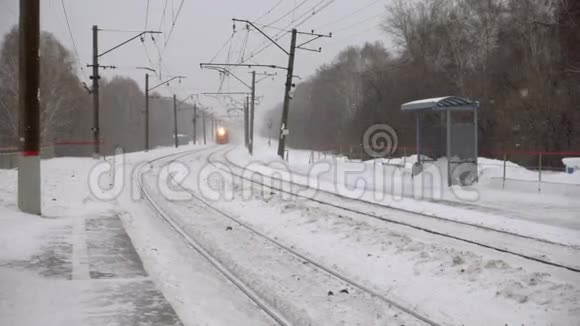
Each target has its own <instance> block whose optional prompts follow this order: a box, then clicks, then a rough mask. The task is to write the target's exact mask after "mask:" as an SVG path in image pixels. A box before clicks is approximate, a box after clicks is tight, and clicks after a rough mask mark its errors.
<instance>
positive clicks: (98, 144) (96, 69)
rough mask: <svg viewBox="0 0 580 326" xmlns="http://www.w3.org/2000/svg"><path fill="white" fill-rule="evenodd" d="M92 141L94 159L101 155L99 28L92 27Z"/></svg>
mask: <svg viewBox="0 0 580 326" xmlns="http://www.w3.org/2000/svg"><path fill="white" fill-rule="evenodd" d="M90 78H91V80H92V81H93V89H92V94H93V141H94V142H95V154H94V155H95V158H98V157H99V156H100V155H101V132H100V130H99V128H100V126H99V79H100V78H101V76H99V28H98V27H97V25H93V75H92V76H91V77H90Z"/></svg>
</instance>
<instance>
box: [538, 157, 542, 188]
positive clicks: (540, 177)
mask: <svg viewBox="0 0 580 326" xmlns="http://www.w3.org/2000/svg"><path fill="white" fill-rule="evenodd" d="M538 168H539V171H538V172H539V173H538V192H542V153H540V155H539V156H538Z"/></svg>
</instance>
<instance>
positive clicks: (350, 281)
mask: <svg viewBox="0 0 580 326" xmlns="http://www.w3.org/2000/svg"><path fill="white" fill-rule="evenodd" d="M216 152H219V150H218V151H216ZM196 153H198V152H192V153H185V154H183V155H175V156H173V160H172V161H177V160H179V159H181V158H184V157H187V156H189V155H193V154H196ZM214 153H215V152H214ZM208 162H209V160H208ZM210 164H212V165H213V163H210ZM178 186H179V187H180V188H181V189H182V190H184V191H186V192H188V193H189V194H190V195H191V196H192V197H193V198H195V200H197V201H198V202H200V203H202V204H203V205H204V206H205V207H207V208H208V209H209V210H212V211H214V212H215V213H216V214H218V215H220V216H222V217H225V218H226V219H228V220H230V221H231V222H234V223H235V224H237V225H239V226H241V227H243V228H244V229H246V230H248V231H249V232H251V233H253V234H254V235H256V236H258V237H260V238H262V239H264V240H266V241H267V242H268V243H270V244H272V245H273V246H275V247H277V248H279V249H280V250H282V251H285V252H287V253H289V254H290V255H292V256H294V257H296V258H299V259H300V260H301V261H303V262H306V263H308V264H310V265H311V266H313V267H315V268H316V269H318V270H319V271H320V272H323V273H326V274H327V275H329V276H330V277H332V278H335V279H337V280H340V281H341V282H344V283H346V284H348V285H350V286H351V287H352V288H355V289H358V290H359V291H361V292H363V293H366V294H368V295H369V296H370V297H373V298H376V299H378V300H379V301H382V302H383V303H385V304H386V305H388V306H389V307H392V308H393V309H396V310H399V311H400V312H401V313H404V314H406V315H408V316H410V317H412V318H413V319H415V320H417V321H418V322H420V323H421V324H425V325H431V326H440V325H442V324H441V323H439V322H437V321H434V320H432V319H430V318H429V317H428V316H425V315H424V314H422V313H420V312H418V311H415V310H413V309H412V308H409V307H407V306H406V305H404V304H402V303H399V302H397V301H395V300H393V299H391V298H388V297H387V296H385V295H384V294H382V293H380V292H379V291H376V290H374V289H371V288H369V287H367V286H365V285H363V284H361V283H359V282H357V281H355V280H353V279H350V278H348V277H346V276H344V275H342V274H340V273H338V272H337V271H335V270H334V269H332V268H329V267H326V266H324V265H322V264H320V263H319V262H317V261H315V260H313V259H311V258H310V257H307V256H305V255H303V254H301V253H300V252H298V251H296V250H294V249H293V248H291V247H288V246H286V245H284V244H282V243H281V242H279V241H278V240H276V239H274V238H272V237H269V236H268V235H266V234H264V233H262V232H260V231H259V230H257V229H255V228H254V227H252V226H251V225H249V224H247V223H245V222H243V221H241V220H240V219H238V218H236V217H234V216H232V215H231V214H228V213H227V212H225V211H223V210H221V209H219V208H218V207H216V206H215V205H212V204H211V203H209V202H208V201H207V200H205V199H204V198H202V197H201V196H200V195H198V194H196V193H195V192H194V191H192V190H191V189H188V188H186V187H184V186H183V185H181V184H178ZM149 200H152V199H151V198H150V197H149ZM151 204H152V206H153V207H154V209H155V210H156V211H157V212H158V214H160V215H162V217H163V218H164V219H165V220H166V221H167V222H168V223H169V224H170V225H171V226H172V228H174V229H175V230H176V231H177V232H178V233H179V234H180V235H181V236H182V237H184V238H185V239H186V241H187V242H188V243H190V244H191V245H192V246H194V247H195V248H198V247H201V246H200V245H199V244H198V243H197V242H196V241H195V239H191V237H190V236H189V235H188V234H187V233H186V232H185V231H184V230H183V229H181V228H180V227H179V226H178V225H176V223H175V221H173V220H172V219H171V217H170V216H167V214H165V213H163V212H162V210H161V209H160V208H159V206H158V205H156V204H155V203H151ZM196 250H199V251H201V252H200V253H203V255H204V257H206V259H208V261H210V262H212V264H214V266H216V267H217V266H219V270H220V271H222V270H225V271H224V272H222V273H223V274H224V276H226V277H227V278H228V279H230V277H231V278H232V279H233V280H234V281H235V282H236V285H238V283H242V284H240V285H239V286H238V287H239V288H241V289H242V288H243V289H244V290H243V291H244V293H246V292H250V295H248V296H249V297H251V298H252V301H254V302H256V304H258V302H260V304H259V306H260V307H265V308H266V312H267V313H268V315H270V316H271V317H272V318H273V319H275V320H276V321H277V322H279V324H280V325H288V324H290V323H289V322H288V321H285V320H284V319H282V317H281V316H282V315H281V314H278V313H277V312H276V311H275V310H274V309H271V308H268V306H267V304H266V303H264V302H262V301H261V300H260V299H259V298H256V296H257V295H256V294H255V293H254V292H252V291H251V289H247V287H246V286H244V285H243V282H242V281H241V280H239V278H237V277H236V276H235V275H231V273H229V272H227V267H226V266H221V265H220V263H219V261H218V260H217V259H216V258H215V257H213V256H211V253H209V252H207V251H204V250H203V248H199V249H196ZM199 251H198V252H199ZM234 281H232V282H234ZM246 294H248V293H246ZM274 316H277V317H276V318H274Z"/></svg>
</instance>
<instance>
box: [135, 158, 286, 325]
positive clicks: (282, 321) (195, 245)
mask: <svg viewBox="0 0 580 326" xmlns="http://www.w3.org/2000/svg"><path fill="white" fill-rule="evenodd" d="M209 149H211V148H204V149H201V150H192V151H187V152H184V153H174V154H170V155H164V156H161V157H158V158H156V159H154V160H151V161H149V162H147V165H145V166H150V165H152V164H155V163H158V162H161V161H163V160H167V159H173V161H175V160H176V159H178V158H180V157H184V156H189V155H194V154H202V153H203V152H206V151H208V150H209ZM145 166H142V167H141V170H140V171H139V173H138V177H137V178H138V180H137V183H138V186H139V189H140V191H141V193H142V194H143V197H144V199H145V200H146V201H147V203H148V204H149V206H150V207H151V208H152V209H153V210H154V211H155V212H156V214H157V215H158V216H159V217H161V218H162V219H163V221H164V222H165V223H166V224H167V225H168V226H169V227H170V228H171V229H173V230H174V231H175V232H176V233H177V234H179V236H181V238H182V239H183V240H184V241H185V242H186V243H187V244H188V245H189V246H190V247H191V248H192V249H194V250H195V251H196V252H197V253H198V254H200V255H201V256H202V257H203V258H204V259H205V260H206V261H208V262H209V263H210V264H211V265H212V266H213V267H215V269H216V270H217V271H218V272H219V273H220V274H221V275H222V276H223V277H224V278H226V279H227V280H228V281H230V282H231V283H232V284H234V285H235V286H236V287H237V288H238V289H239V290H240V291H241V292H242V293H243V294H244V295H245V296H246V297H247V298H249V299H250V300H251V301H252V302H253V303H254V304H255V305H256V306H257V307H258V308H259V309H260V310H262V311H263V312H264V313H265V314H267V315H268V316H270V317H271V318H272V320H273V321H274V322H275V323H276V324H277V325H280V326H290V325H292V323H291V322H290V321H288V320H287V319H286V318H285V317H284V315H283V314H281V313H280V312H278V311H276V309H274V308H273V307H271V306H270V305H269V304H268V302H267V301H266V300H264V299H262V298H261V297H260V296H259V294H258V293H256V292H255V291H254V290H252V288H251V287H249V286H247V285H246V284H245V283H244V282H243V281H242V280H241V279H240V278H239V277H238V276H237V275H235V274H234V273H232V272H231V271H230V270H229V269H228V268H227V266H225V265H223V264H222V263H221V262H220V261H219V260H218V259H216V258H215V257H214V256H213V255H212V253H211V252H209V251H207V250H206V249H205V248H204V247H203V246H202V245H201V244H200V243H199V242H198V241H197V240H196V239H194V238H193V237H192V236H191V235H189V234H188V233H187V232H185V230H184V229H183V228H182V227H181V226H179V224H178V223H176V221H175V220H174V219H173V218H172V217H171V216H170V215H169V214H167V213H166V212H165V211H164V210H163V209H162V208H161V207H160V205H159V204H158V203H157V202H156V201H155V200H154V198H153V195H152V194H151V193H150V192H149V190H148V188H147V186H146V185H145V183H144V182H143V174H144V171H143V168H144V167H145Z"/></svg>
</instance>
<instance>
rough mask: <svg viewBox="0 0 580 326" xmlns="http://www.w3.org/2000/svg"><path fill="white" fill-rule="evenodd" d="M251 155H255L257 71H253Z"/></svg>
mask: <svg viewBox="0 0 580 326" xmlns="http://www.w3.org/2000/svg"><path fill="white" fill-rule="evenodd" d="M250 105H251V107H250V128H249V129H250V147H249V151H250V155H254V111H255V109H256V72H255V71H252V99H251V101H250Z"/></svg>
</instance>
